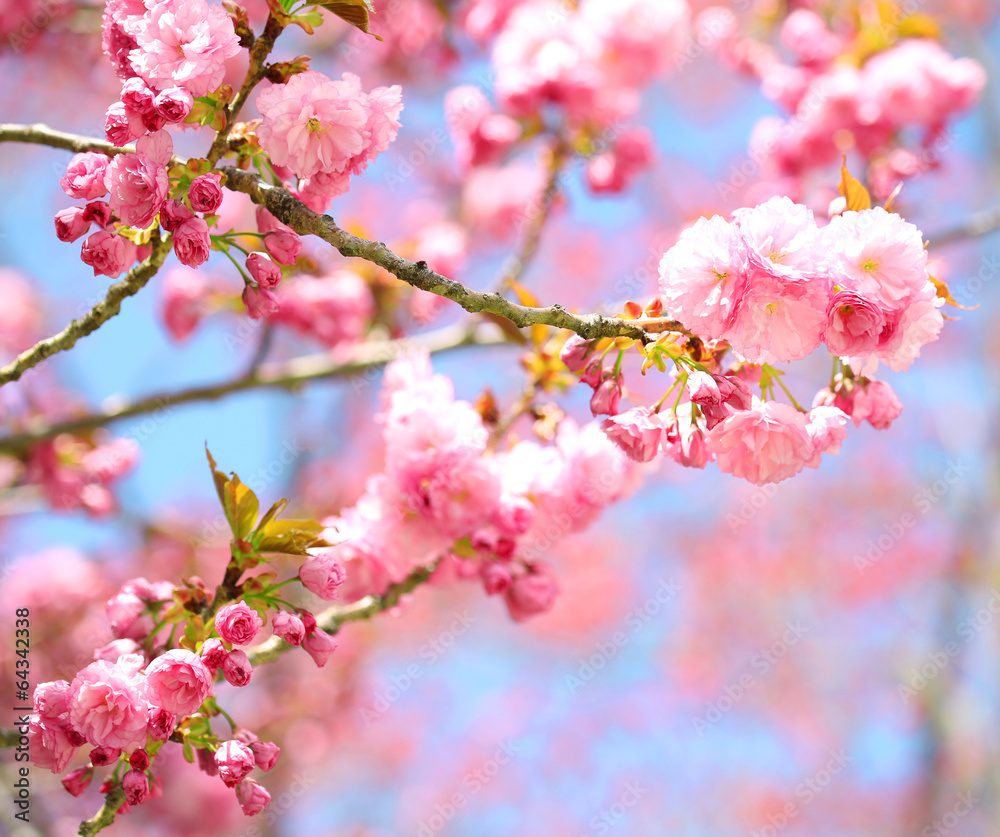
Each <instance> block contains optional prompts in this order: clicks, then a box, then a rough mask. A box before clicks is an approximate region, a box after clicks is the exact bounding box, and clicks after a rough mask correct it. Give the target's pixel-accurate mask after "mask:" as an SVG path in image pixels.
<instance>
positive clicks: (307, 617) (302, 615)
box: [298, 610, 316, 636]
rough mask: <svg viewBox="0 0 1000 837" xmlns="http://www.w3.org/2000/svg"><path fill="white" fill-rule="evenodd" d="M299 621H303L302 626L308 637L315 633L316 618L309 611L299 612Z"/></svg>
mask: <svg viewBox="0 0 1000 837" xmlns="http://www.w3.org/2000/svg"><path fill="white" fill-rule="evenodd" d="M298 614H299V619H301V620H302V625H303V627H304V628H305V629H306V635H307V636H308V635H309V634H311V633H312V632H313V631H315V630H316V617H315V616H313V615H312V614H311V613H310V612H309V611H308V610H299V611H298Z"/></svg>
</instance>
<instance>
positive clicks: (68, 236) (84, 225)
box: [56, 206, 90, 241]
mask: <svg viewBox="0 0 1000 837" xmlns="http://www.w3.org/2000/svg"><path fill="white" fill-rule="evenodd" d="M89 229H90V221H89V220H88V219H87V218H86V217H85V216H84V209H83V207H80V206H71V207H68V208H66V209H60V210H59V211H58V212H57V213H56V238H58V239H59V240H60V241H76V240H77V239H78V238H79V237H80V236H82V235H84V234H85V233H86V232H87V231H88V230H89Z"/></svg>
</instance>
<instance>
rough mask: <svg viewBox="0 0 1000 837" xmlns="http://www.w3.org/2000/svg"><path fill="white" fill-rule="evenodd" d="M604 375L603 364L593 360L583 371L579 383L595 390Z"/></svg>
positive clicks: (598, 359) (596, 359)
mask: <svg viewBox="0 0 1000 837" xmlns="http://www.w3.org/2000/svg"><path fill="white" fill-rule="evenodd" d="M603 375H604V364H603V362H602V361H601V359H600V358H595V359H594V360H592V361H590V363H588V364H587V365H586V367H585V368H584V370H583V374H582V375H581V376H580V383H581V384H586V385H587V386H588V387H593V388H594V389H597V386H598V384H600V383H601V378H602V376H603Z"/></svg>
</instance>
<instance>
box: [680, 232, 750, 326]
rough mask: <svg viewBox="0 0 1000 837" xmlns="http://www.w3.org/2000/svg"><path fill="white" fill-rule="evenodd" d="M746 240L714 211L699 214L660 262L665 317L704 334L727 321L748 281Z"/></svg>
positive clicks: (727, 324)
mask: <svg viewBox="0 0 1000 837" xmlns="http://www.w3.org/2000/svg"><path fill="white" fill-rule="evenodd" d="M747 258H748V257H747V249H746V244H745V243H744V241H743V238H742V236H741V235H740V232H739V230H738V229H737V228H736V227H735V226H734V225H732V224H730V223H729V222H728V221H726V220H725V219H724V218H722V217H720V216H718V215H715V216H713V217H711V218H699V219H698V221H697V222H695V224H694V226H692V227H689V228H688V229H686V230H684V232H682V233H681V236H680V239H679V240H678V241H677V243H676V244H675V245H674V246H673V247H671V248H670V249H669V250H668V251H667V252H666V253H665V254H664V256H663V258H662V260H661V261H660V296H661V297H662V299H663V310H664V313H665V314H667V315H668V316H671V317H674V318H676V319H678V320H680V322H681V323H683V324H684V325H685V326H686V327H687V328H689V329H691V330H692V331H694V332H695V333H696V334H699V335H702V336H703V337H705V338H709V339H717V338H719V337H721V336H722V335H723V334H724V333H725V332H726V331H727V330H728V329H729V327H730V326H731V325H732V323H733V321H734V320H735V317H736V314H737V312H738V310H739V306H740V303H741V301H742V299H743V296H744V294H745V293H746V288H747V282H748V264H747Z"/></svg>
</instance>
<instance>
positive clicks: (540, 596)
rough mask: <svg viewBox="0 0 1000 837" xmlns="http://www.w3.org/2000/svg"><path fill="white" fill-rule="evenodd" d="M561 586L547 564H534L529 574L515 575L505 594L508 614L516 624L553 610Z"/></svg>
mask: <svg viewBox="0 0 1000 837" xmlns="http://www.w3.org/2000/svg"><path fill="white" fill-rule="evenodd" d="M558 595H559V585H558V583H557V582H556V578H555V575H554V574H553V572H552V570H551V568H550V567H549V566H548V565H547V564H543V563H537V564H533V565H532V566H531V567H530V568H529V569H528V571H527V572H523V573H520V574H518V575H515V576H514V577H513V579H512V580H511V583H510V587H508V588H507V591H506V592H505V593H504V603H505V604H506V605H507V612H508V613H509V614H510V618H511V619H513V620H514V621H515V622H524V621H525V620H526V619H530V618H531V617H532V616H538V615H539V614H541V613H546V612H548V611H549V610H551V609H552V605H553V604H555V600H556V596H558Z"/></svg>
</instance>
